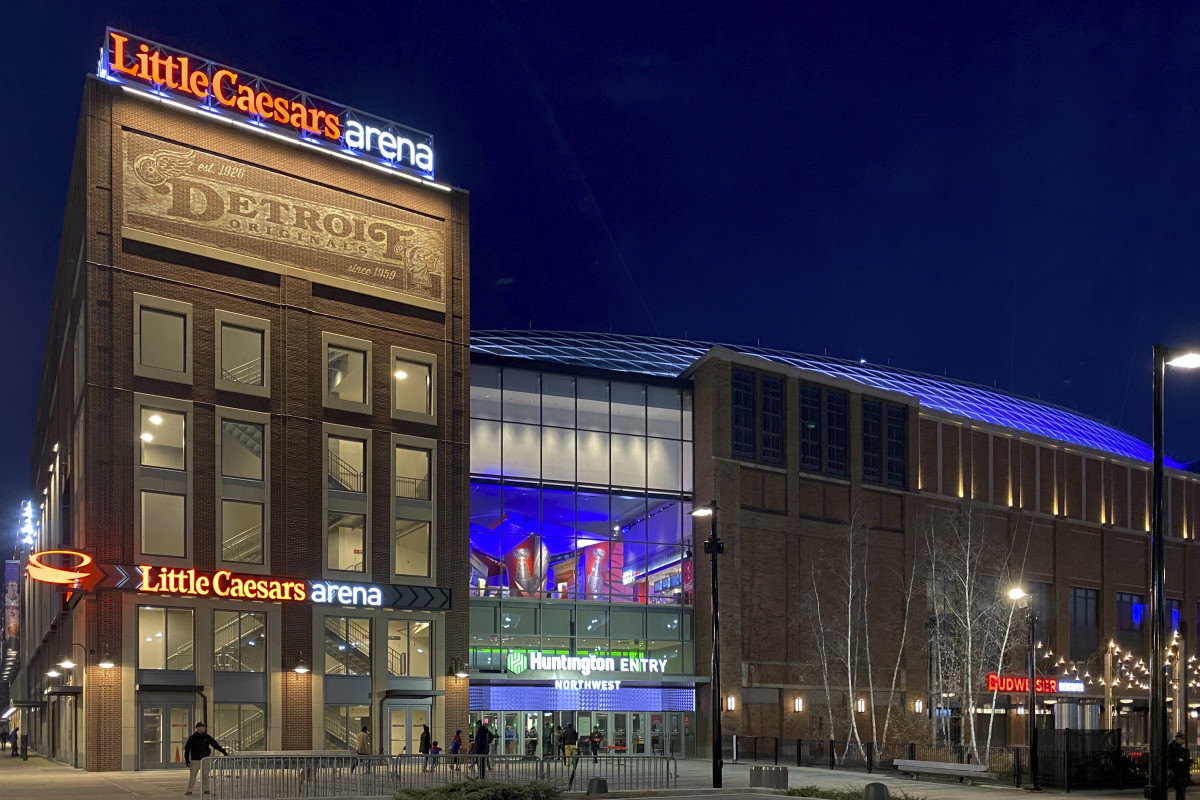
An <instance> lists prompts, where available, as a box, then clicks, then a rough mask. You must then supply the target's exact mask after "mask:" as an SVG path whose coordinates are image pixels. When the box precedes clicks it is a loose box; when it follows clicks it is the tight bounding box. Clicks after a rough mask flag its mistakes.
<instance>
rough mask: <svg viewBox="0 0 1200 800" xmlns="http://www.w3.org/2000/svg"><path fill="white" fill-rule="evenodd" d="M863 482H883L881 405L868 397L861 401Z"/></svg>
mask: <svg viewBox="0 0 1200 800" xmlns="http://www.w3.org/2000/svg"><path fill="white" fill-rule="evenodd" d="M862 440H863V445H862V446H863V454H862V459H863V460H862V464H863V480H864V481H867V482H869V483H882V482H883V403H881V402H880V401H878V400H875V399H873V398H870V397H864V398H863V401H862Z"/></svg>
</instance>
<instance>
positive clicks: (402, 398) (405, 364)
mask: <svg viewBox="0 0 1200 800" xmlns="http://www.w3.org/2000/svg"><path fill="white" fill-rule="evenodd" d="M436 417H437V356H435V355H433V354H432V353H422V352H419V351H417V350H407V349H405V348H403V347H393V348H392V418H393V419H405V420H410V421H412V422H424V423H428V424H433V423H434V422H436V421H437V419H436Z"/></svg>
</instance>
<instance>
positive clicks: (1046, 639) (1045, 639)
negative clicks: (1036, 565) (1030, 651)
mask: <svg viewBox="0 0 1200 800" xmlns="http://www.w3.org/2000/svg"><path fill="white" fill-rule="evenodd" d="M1029 593H1030V594H1031V595H1033V601H1032V602H1033V611H1034V614H1036V615H1037V616H1036V617H1035V619H1034V625H1033V635H1034V638H1035V639H1036V641H1038V642H1041V643H1042V645H1043V647H1045V648H1046V649H1053V648H1052V647H1050V643H1051V642H1053V641H1054V616H1055V614H1054V606H1055V603H1054V584H1052V583H1043V582H1041V581H1030V583H1029Z"/></svg>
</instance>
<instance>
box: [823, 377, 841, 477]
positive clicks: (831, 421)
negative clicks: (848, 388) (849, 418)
mask: <svg viewBox="0 0 1200 800" xmlns="http://www.w3.org/2000/svg"><path fill="white" fill-rule="evenodd" d="M825 428H826V444H825V453H826V455H825V471H826V472H828V473H829V474H830V475H840V476H845V474H846V393H845V392H839V391H835V390H833V389H826V390H825Z"/></svg>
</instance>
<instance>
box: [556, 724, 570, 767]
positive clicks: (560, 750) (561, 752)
mask: <svg viewBox="0 0 1200 800" xmlns="http://www.w3.org/2000/svg"><path fill="white" fill-rule="evenodd" d="M556 730H557V731H558V732H557V733H556V734H555V735H554V745H555V747H556V748H557V750H556V752H557V754H558V757H559V758H561V759H563V761H566V758H565V756H566V754H567V751H566V747H567V732H566V731H564V730H563V727H562V725H559V726H558V727H557V728H556Z"/></svg>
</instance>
